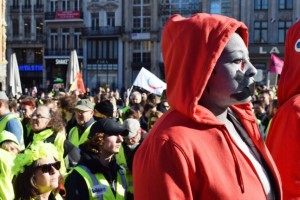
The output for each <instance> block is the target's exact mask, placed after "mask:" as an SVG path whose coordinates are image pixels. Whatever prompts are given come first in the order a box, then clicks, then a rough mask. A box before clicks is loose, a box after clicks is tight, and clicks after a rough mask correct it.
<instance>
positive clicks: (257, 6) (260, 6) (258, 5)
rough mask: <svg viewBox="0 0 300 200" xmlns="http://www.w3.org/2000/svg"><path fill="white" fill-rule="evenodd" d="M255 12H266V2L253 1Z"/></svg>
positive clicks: (266, 0)
mask: <svg viewBox="0 0 300 200" xmlns="http://www.w3.org/2000/svg"><path fill="white" fill-rule="evenodd" d="M254 9H255V10H267V9H268V0H255V1H254Z"/></svg>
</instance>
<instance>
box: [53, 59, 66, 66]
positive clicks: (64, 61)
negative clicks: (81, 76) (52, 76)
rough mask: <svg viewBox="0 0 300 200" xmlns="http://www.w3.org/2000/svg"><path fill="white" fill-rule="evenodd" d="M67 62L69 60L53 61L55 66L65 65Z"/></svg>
mask: <svg viewBox="0 0 300 200" xmlns="http://www.w3.org/2000/svg"><path fill="white" fill-rule="evenodd" d="M68 62H69V59H55V64H56V65H67V64H68Z"/></svg>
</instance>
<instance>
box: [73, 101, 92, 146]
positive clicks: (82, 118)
mask: <svg viewBox="0 0 300 200" xmlns="http://www.w3.org/2000/svg"><path fill="white" fill-rule="evenodd" d="M74 110H75V118H76V122H77V126H74V127H73V128H72V129H71V130H70V132H69V134H68V139H69V141H70V142H71V143H72V144H73V145H75V146H76V147H79V145H80V144H82V143H84V142H85V141H86V140H87V138H88V135H89V133H90V129H91V126H92V124H93V123H94V122H95V120H94V118H93V114H94V105H93V103H92V102H91V101H90V100H88V99H81V100H79V101H78V102H77V104H76V106H75V107H74Z"/></svg>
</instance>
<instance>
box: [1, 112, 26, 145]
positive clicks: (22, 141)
mask: <svg viewBox="0 0 300 200" xmlns="http://www.w3.org/2000/svg"><path fill="white" fill-rule="evenodd" d="M13 118H16V119H17V120H18V122H19V125H20V127H21V129H22V135H21V141H20V147H21V149H24V147H25V145H24V138H23V126H22V123H21V121H20V120H19V119H18V118H17V117H16V116H15V115H14V114H12V113H9V114H8V115H6V116H5V117H4V118H2V120H1V121H0V132H2V131H4V130H5V127H6V124H7V122H8V121H9V120H11V119H13Z"/></svg>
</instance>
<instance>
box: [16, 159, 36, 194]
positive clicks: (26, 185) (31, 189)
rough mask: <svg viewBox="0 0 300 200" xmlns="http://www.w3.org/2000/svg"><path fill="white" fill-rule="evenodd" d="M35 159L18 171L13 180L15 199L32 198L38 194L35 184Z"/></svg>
mask: <svg viewBox="0 0 300 200" xmlns="http://www.w3.org/2000/svg"><path fill="white" fill-rule="evenodd" d="M36 166H37V161H34V162H33V163H32V164H31V165H30V166H26V167H25V170H24V172H23V173H19V174H18V175H17V176H16V177H15V178H14V180H13V186H14V191H15V199H32V198H35V197H36V196H38V195H39V190H38V188H37V187H36V185H35V181H34V172H35V170H36Z"/></svg>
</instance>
